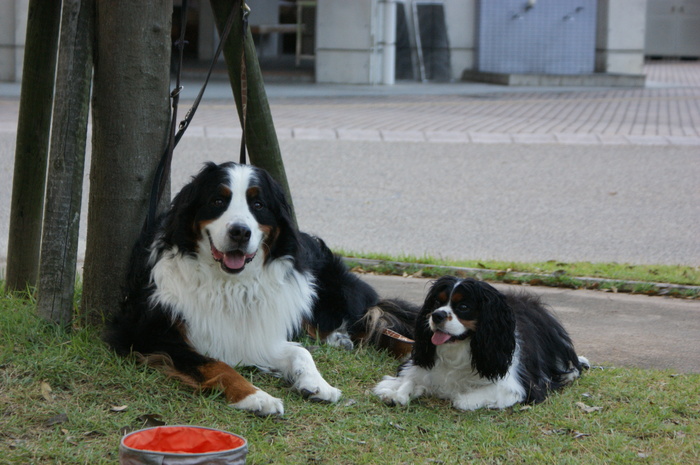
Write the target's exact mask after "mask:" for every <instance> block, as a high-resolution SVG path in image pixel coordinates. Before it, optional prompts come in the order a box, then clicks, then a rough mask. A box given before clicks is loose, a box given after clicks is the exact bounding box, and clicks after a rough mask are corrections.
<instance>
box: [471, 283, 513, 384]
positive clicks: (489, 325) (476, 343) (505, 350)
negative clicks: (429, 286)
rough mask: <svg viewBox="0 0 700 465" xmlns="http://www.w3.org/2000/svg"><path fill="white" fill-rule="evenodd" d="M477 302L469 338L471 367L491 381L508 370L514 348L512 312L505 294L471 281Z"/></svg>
mask: <svg viewBox="0 0 700 465" xmlns="http://www.w3.org/2000/svg"><path fill="white" fill-rule="evenodd" d="M469 287H473V292H474V293H475V297H476V300H477V301H478V302H479V304H480V309H479V310H480V311H479V321H478V322H477V328H476V331H475V333H474V335H473V336H472V339H471V352H472V367H473V368H474V369H475V370H476V371H477V372H478V373H479V374H480V375H481V376H482V377H484V378H487V379H490V380H495V379H497V378H500V377H502V376H504V375H505V374H506V373H507V372H508V368H509V367H510V364H511V361H512V359H513V352H514V351H515V315H514V313H513V309H512V308H511V307H510V306H509V305H508V302H507V301H506V298H505V296H504V295H503V294H502V293H500V292H499V291H497V290H496V289H495V288H493V287H492V286H490V285H489V284H487V283H485V282H482V281H473V284H472V285H470V286H469Z"/></svg>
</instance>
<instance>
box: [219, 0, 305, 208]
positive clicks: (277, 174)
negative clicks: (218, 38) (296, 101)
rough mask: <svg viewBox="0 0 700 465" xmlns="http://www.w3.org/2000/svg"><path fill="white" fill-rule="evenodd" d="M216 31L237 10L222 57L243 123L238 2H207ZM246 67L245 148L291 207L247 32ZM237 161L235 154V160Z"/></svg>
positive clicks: (263, 87) (285, 176)
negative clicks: (277, 185)
mask: <svg viewBox="0 0 700 465" xmlns="http://www.w3.org/2000/svg"><path fill="white" fill-rule="evenodd" d="M210 3H211V8H212V11H213V12H214V18H215V21H216V27H217V29H218V31H219V34H221V32H222V31H223V30H224V27H225V26H226V20H227V19H228V17H229V14H230V12H231V8H236V10H237V13H236V18H235V19H234V21H233V26H232V28H231V32H230V34H229V36H228V38H227V40H226V43H225V44H224V49H223V51H224V57H225V58H226V66H227V68H228V75H229V80H230V81H231V90H232V91H233V97H234V99H235V100H236V107H237V109H238V116H239V119H240V120H241V121H242V118H243V113H242V102H241V50H242V48H243V47H242V45H243V44H242V42H243V41H242V40H241V37H242V25H241V7H240V4H241V2H240V1H235V2H232V1H231V0H210ZM245 63H246V75H247V83H248V99H247V100H248V103H247V116H246V132H245V136H246V142H247V145H248V153H249V157H250V162H251V163H252V164H253V165H255V166H258V167H260V168H263V169H265V170H267V172H268V173H270V175H272V177H273V178H275V180H277V182H279V183H280V184H281V185H282V188H283V189H284V191H285V193H286V194H287V200H288V202H289V205H290V206H292V213H293V212H294V207H293V204H292V195H291V192H290V189H289V183H288V182H287V174H286V172H285V170H284V163H283V161H282V154H281V152H280V147H279V142H278V141H277V132H276V131H275V126H274V123H273V122H272V114H271V113H270V105H269V104H268V101H267V94H266V93H265V83H264V81H263V77H262V72H261V71H260V63H258V56H257V54H256V52H255V44H254V43H253V36H252V35H251V33H250V29H249V30H248V31H247V34H246V39H245ZM235 160H236V161H237V160H238V154H236V156H235Z"/></svg>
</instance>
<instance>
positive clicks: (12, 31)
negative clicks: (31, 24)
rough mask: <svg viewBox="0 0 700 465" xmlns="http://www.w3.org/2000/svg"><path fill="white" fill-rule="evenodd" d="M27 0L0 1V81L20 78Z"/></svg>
mask: <svg viewBox="0 0 700 465" xmlns="http://www.w3.org/2000/svg"><path fill="white" fill-rule="evenodd" d="M28 10H29V0H11V1H7V0H3V1H0V81H19V80H21V78H22V64H23V58H24V41H25V38H26V35H27V13H28Z"/></svg>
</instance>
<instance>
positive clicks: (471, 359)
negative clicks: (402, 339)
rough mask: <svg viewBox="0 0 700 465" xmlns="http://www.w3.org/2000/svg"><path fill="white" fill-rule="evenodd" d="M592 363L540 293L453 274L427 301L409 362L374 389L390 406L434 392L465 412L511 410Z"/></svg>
mask: <svg viewBox="0 0 700 465" xmlns="http://www.w3.org/2000/svg"><path fill="white" fill-rule="evenodd" d="M588 366H589V364H588V360H586V359H585V358H584V357H578V356H577V355H576V352H575V351H574V347H573V344H572V342H571V339H570V338H569V335H568V334H567V332H566V330H565V329H564V328H563V327H562V325H561V324H560V323H559V322H558V321H557V320H556V319H555V318H554V316H553V315H552V314H551V313H550V312H548V311H547V309H545V307H544V306H543V305H542V303H541V302H540V301H539V299H538V298H537V297H535V296H532V295H529V294H524V293H517V294H516V293H513V294H503V293H501V292H499V291H498V290H496V289H495V288H493V287H492V286H490V285H489V284H487V283H485V282H483V281H477V280H474V279H459V278H455V277H451V276H448V277H443V278H440V279H438V280H437V281H436V282H435V283H434V284H433V286H432V287H431V289H430V291H429V293H428V295H427V297H426V299H425V303H424V305H423V308H422V309H421V312H420V315H419V317H418V320H417V322H416V328H415V345H414V347H413V352H412V355H411V358H410V360H409V361H408V362H406V363H405V364H404V365H402V366H401V367H400V369H399V373H398V376H396V377H391V376H386V377H384V379H383V380H382V381H381V382H379V384H377V386H375V388H374V393H375V394H376V395H377V396H379V397H380V398H381V399H382V400H383V401H384V402H386V403H388V404H390V405H393V404H402V405H406V404H408V402H409V401H410V400H411V399H413V398H416V397H420V396H423V395H432V396H436V397H439V398H443V399H448V400H450V401H452V405H453V406H454V407H455V408H457V409H460V410H475V409H479V408H483V407H486V408H505V407H509V406H511V405H513V404H515V403H518V402H528V403H537V402H541V401H543V400H544V399H545V398H546V396H547V394H548V393H549V392H550V391H552V390H556V389H559V388H560V387H562V386H564V385H566V384H568V383H570V382H572V381H573V380H574V379H576V378H578V377H579V376H580V374H581V371H582V369H583V368H588Z"/></svg>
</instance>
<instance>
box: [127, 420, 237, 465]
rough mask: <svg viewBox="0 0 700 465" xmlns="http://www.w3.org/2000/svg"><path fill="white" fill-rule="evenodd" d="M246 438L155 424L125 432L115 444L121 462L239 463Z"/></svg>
mask: <svg viewBox="0 0 700 465" xmlns="http://www.w3.org/2000/svg"><path fill="white" fill-rule="evenodd" d="M247 452H248V443H247V441H246V440H245V439H244V438H242V437H240V436H237V435H235V434H232V433H228V432H226V431H221V430H217V429H211V428H201V427H198V426H158V427H155V428H147V429H143V430H140V431H135V432H133V433H130V434H127V435H126V436H124V437H123V438H122V441H121V444H120V445H119V463H120V464H121V465H198V464H213V465H243V464H245V457H246V454H247Z"/></svg>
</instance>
